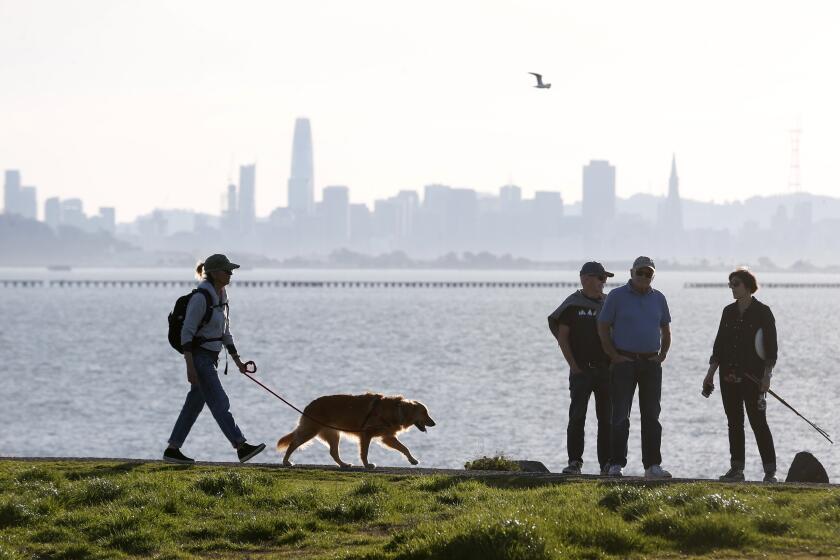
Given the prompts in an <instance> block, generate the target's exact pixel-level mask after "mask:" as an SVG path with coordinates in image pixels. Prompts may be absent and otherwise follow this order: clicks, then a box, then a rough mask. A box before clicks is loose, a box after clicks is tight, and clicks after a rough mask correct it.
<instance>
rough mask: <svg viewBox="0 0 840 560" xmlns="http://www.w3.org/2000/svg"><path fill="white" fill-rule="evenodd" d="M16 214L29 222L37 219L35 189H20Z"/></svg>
mask: <svg viewBox="0 0 840 560" xmlns="http://www.w3.org/2000/svg"><path fill="white" fill-rule="evenodd" d="M17 213H18V214H20V215H21V216H23V217H24V218H29V219H30V220H36V219H37V218H38V195H37V192H36V190H35V187H21V188H20V193H19V194H18V207H17Z"/></svg>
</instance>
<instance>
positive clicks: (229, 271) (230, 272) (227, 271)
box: [219, 270, 233, 276]
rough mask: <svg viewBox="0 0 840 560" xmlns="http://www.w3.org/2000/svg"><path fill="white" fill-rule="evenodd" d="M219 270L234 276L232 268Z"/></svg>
mask: <svg viewBox="0 0 840 560" xmlns="http://www.w3.org/2000/svg"><path fill="white" fill-rule="evenodd" d="M219 272H224V273H225V274H230V275H231V276H233V271H232V270H220V271H219Z"/></svg>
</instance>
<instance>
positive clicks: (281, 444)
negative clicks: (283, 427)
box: [277, 432, 295, 451]
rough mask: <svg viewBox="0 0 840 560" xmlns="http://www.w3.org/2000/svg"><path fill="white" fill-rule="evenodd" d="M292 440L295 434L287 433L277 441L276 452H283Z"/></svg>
mask: <svg viewBox="0 0 840 560" xmlns="http://www.w3.org/2000/svg"><path fill="white" fill-rule="evenodd" d="M294 438H295V433H294V432H289V433H288V434H286V435H285V436H283V437H281V438H280V439H279V440H277V451H283V450H284V449H286V448H287V447H289V444H290V443H292V440H293V439H294Z"/></svg>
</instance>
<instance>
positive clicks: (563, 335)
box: [557, 323, 581, 374]
mask: <svg viewBox="0 0 840 560" xmlns="http://www.w3.org/2000/svg"><path fill="white" fill-rule="evenodd" d="M570 332H571V329H570V328H569V325H565V324H563V323H559V324H558V325H557V342H558V343H559V344H560V350H561V351H562V352H563V357H564V358H566V363H567V364H569V372H570V373H572V374H576V373H580V372H581V369H580V366H578V363H577V361H575V356H574V354H572V345H571V344H570V343H569V333H570Z"/></svg>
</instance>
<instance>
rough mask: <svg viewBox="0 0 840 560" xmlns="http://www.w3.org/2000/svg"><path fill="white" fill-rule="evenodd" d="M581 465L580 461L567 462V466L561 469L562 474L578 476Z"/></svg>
mask: <svg viewBox="0 0 840 560" xmlns="http://www.w3.org/2000/svg"><path fill="white" fill-rule="evenodd" d="M582 466H583V463H581V462H580V461H569V466H568V467H566V468H565V469H563V474H580V468H581V467H582Z"/></svg>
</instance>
